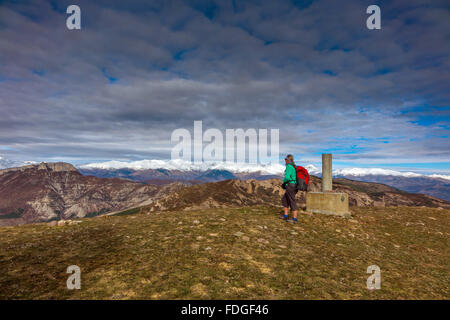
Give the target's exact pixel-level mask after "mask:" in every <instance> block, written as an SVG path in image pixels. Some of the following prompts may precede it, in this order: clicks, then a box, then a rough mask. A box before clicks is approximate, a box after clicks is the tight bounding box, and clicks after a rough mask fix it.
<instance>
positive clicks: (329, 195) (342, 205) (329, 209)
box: [306, 153, 350, 217]
mask: <svg viewBox="0 0 450 320" xmlns="http://www.w3.org/2000/svg"><path fill="white" fill-rule="evenodd" d="M332 168H333V165H332V155H331V154H330V153H324V154H322V192H307V193H306V211H308V212H312V213H323V214H331V215H337V216H343V217H348V216H350V212H349V210H348V195H347V194H346V193H338V192H333V174H332Z"/></svg>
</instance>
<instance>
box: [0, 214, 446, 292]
mask: <svg viewBox="0 0 450 320" xmlns="http://www.w3.org/2000/svg"><path fill="white" fill-rule="evenodd" d="M353 210H354V211H353V218H352V219H351V220H348V219H343V218H339V217H330V216H323V215H301V217H300V223H298V224H297V225H292V224H288V223H285V222H283V221H281V220H279V219H278V211H279V210H278V209H274V208H267V207H249V208H241V209H214V210H208V211H206V210H205V211H191V212H181V211H180V212H164V213H159V214H158V213H151V214H146V213H137V214H134V215H133V214H129V215H123V216H107V217H98V218H92V219H85V220H83V222H82V223H80V224H78V225H68V226H64V227H49V226H47V225H45V224H37V225H26V226H19V227H3V228H0V272H1V273H0V298H1V299H412V298H414V299H448V298H449V284H450V281H449V274H450V272H449V271H450V270H449V261H450V256H449V251H448V247H449V243H448V237H449V230H450V225H449V221H450V220H449V213H450V212H449V211H448V210H439V209H429V208H407V207H400V208H355V209H353ZM129 213H132V212H129ZM73 264H75V265H78V266H79V267H80V268H81V271H82V288H81V290H68V289H66V280H67V277H68V276H69V275H68V274H66V273H65V272H66V268H67V267H68V266H69V265H73ZM372 264H376V265H378V266H380V268H381V276H382V283H381V285H382V288H381V290H375V291H369V290H368V289H367V288H366V279H367V277H368V276H369V275H368V274H366V269H367V267H368V266H369V265H372Z"/></svg>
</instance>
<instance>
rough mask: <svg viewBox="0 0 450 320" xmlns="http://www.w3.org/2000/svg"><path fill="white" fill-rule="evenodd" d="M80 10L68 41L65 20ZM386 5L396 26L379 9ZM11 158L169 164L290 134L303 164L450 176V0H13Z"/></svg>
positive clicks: (4, 99) (1, 106)
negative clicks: (199, 130) (178, 140)
mask: <svg viewBox="0 0 450 320" xmlns="http://www.w3.org/2000/svg"><path fill="white" fill-rule="evenodd" d="M71 4H77V5H79V6H80V8H81V27H82V29H81V30H68V29H67V27H66V19H67V17H68V16H69V15H68V14H66V8H67V7H68V6H69V5H71ZM371 4H377V5H379V6H380V8H381V27H382V29H381V30H368V29H367V28H366V19H367V17H368V16H369V15H368V14H366V8H367V7H368V6H369V5H371ZM0 114H1V116H0V157H1V158H2V160H3V161H10V162H11V163H12V162H14V161H25V160H33V161H69V162H72V163H75V164H82V163H89V162H97V161H107V160H120V161H136V160H141V159H169V158H170V151H171V149H172V147H173V145H172V144H171V141H170V136H171V133H172V131H173V130H175V129H177V128H186V129H190V130H192V128H193V122H194V120H202V121H203V126H204V128H205V129H206V128H218V129H221V130H225V129H226V128H244V129H245V128H256V129H258V128H279V129H280V151H281V152H282V153H293V154H294V155H296V157H297V159H298V160H300V162H302V161H304V162H308V163H316V164H317V163H320V154H321V153H322V152H331V153H333V154H334V159H335V165H336V166H341V167H351V166H358V167H386V168H395V169H401V170H412V169H414V170H422V171H430V172H449V171H450V160H449V159H450V143H449V129H450V127H449V124H450V10H449V8H448V2H447V1H412V0H398V1H377V2H374V1H372V0H371V1H360V0H358V1H353V0H345V1H335V0H330V1H326V0H323V1H322V0H321V1H302V0H292V1H284V0H277V1H261V0H260V1H252V0H246V1H243V0H223V1H200V0H192V1H188V0H186V1H170V0H164V1H163V0H157V1H135V0H127V1H122V0H120V1H119V0H117V1H113V0H97V1H92V0H89V1H76V0H70V1H64V0H58V1H56V0H55V1H46V0H40V1H1V2H0Z"/></svg>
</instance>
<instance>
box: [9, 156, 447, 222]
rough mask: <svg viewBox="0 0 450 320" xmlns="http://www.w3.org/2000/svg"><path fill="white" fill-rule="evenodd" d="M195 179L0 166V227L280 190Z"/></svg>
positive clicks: (360, 201) (350, 187)
mask: <svg viewBox="0 0 450 320" xmlns="http://www.w3.org/2000/svg"><path fill="white" fill-rule="evenodd" d="M215 175H221V173H220V172H215ZM222 177H223V176H222ZM163 181H168V182H170V183H167V184H165V183H162V182H163ZM200 181H201V180H200ZM200 181H199V180H197V181H190V180H185V181H184V182H171V181H170V180H160V179H156V180H150V181H147V183H146V184H145V183H140V182H135V181H130V180H125V179H118V178H98V177H93V176H84V175H82V174H80V173H79V172H78V171H77V169H75V168H74V167H73V166H72V165H71V164H68V163H41V164H39V165H30V166H24V167H19V168H12V169H5V170H0V225H17V224H23V223H33V222H45V221H53V220H64V219H76V218H84V217H92V216H97V215H102V214H107V213H112V212H117V211H120V210H124V209H130V208H133V207H138V206H144V207H145V209H146V210H149V211H161V210H175V209H176V210H189V209H205V208H230V207H241V206H253V205H270V206H279V205H280V198H281V196H282V194H283V192H284V191H283V190H282V189H281V186H280V184H281V180H280V179H269V180H255V179H246V180H239V179H233V180H223V181H220V182H210V183H200ZM320 183H321V180H320V179H319V178H317V177H314V176H312V177H311V183H310V187H309V190H310V191H319V190H320ZM333 188H334V189H335V190H336V191H340V192H345V193H348V195H349V203H350V205H351V206H378V207H384V206H427V207H442V208H450V203H449V202H447V201H444V200H440V199H437V198H433V197H430V196H426V195H421V194H409V193H407V192H403V191H400V190H398V189H395V188H392V187H389V186H387V185H383V184H377V183H368V182H358V181H353V180H347V179H335V180H334V186H333ZM297 197H298V198H299V200H301V203H303V204H304V198H305V193H304V192H300V193H298V195H297Z"/></svg>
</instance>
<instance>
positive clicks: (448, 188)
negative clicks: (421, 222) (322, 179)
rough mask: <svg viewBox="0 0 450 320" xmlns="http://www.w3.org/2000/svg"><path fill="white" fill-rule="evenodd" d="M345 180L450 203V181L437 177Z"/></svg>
mask: <svg viewBox="0 0 450 320" xmlns="http://www.w3.org/2000/svg"><path fill="white" fill-rule="evenodd" d="M345 178H348V179H352V180H358V181H365V182H377V183H384V184H387V185H389V186H392V187H395V188H398V189H400V190H403V191H406V192H411V193H422V194H428V195H431V196H433V197H437V198H440V199H444V200H447V201H450V181H449V180H447V179H442V178H437V177H426V176H422V177H402V176H392V175H391V176H390V175H361V176H345Z"/></svg>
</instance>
